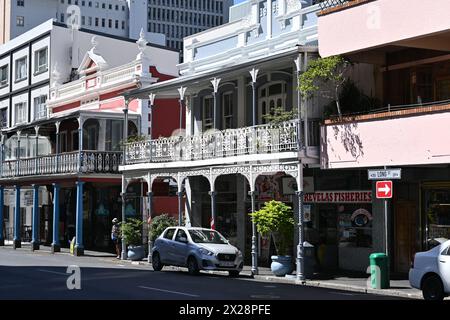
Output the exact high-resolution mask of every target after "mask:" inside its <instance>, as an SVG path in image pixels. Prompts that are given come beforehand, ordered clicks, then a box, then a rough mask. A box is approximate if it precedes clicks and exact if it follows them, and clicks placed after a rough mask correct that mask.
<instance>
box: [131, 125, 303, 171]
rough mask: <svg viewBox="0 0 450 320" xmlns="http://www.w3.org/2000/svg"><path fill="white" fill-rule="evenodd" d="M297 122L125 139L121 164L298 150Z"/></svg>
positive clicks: (194, 159)
mask: <svg viewBox="0 0 450 320" xmlns="http://www.w3.org/2000/svg"><path fill="white" fill-rule="evenodd" d="M298 127H299V124H298V122H296V121H295V122H294V121H292V122H284V123H282V124H277V125H274V124H268V125H259V126H255V127H245V128H239V129H228V130H224V131H214V132H211V133H205V134H202V135H195V136H188V137H182V136H174V137H170V138H160V139H156V140H146V141H140V142H133V143H129V144H127V145H126V146H125V148H126V152H125V157H126V158H125V164H137V163H147V162H154V163H161V162H173V161H196V160H205V159H215V158H225V157H234V156H242V155H256V154H269V153H273V154H274V153H280V152H289V151H290V152H293V151H297V150H298V140H297V136H298V129H299V128H298Z"/></svg>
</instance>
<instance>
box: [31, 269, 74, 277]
mask: <svg viewBox="0 0 450 320" xmlns="http://www.w3.org/2000/svg"><path fill="white" fill-rule="evenodd" d="M38 271H40V272H47V273H53V274H59V275H62V276H67V275H69V274H68V273H62V272H56V271H50V270H42V269H38Z"/></svg>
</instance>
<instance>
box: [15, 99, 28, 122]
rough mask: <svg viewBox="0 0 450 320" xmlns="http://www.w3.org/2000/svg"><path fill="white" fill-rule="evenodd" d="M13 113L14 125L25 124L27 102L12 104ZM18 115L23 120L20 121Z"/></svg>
mask: <svg viewBox="0 0 450 320" xmlns="http://www.w3.org/2000/svg"><path fill="white" fill-rule="evenodd" d="M20 107H23V110H20ZM14 113H15V119H14V124H15V125H18V124H23V123H26V122H27V102H26V101H24V102H17V103H15V104H14ZM19 115H20V116H23V118H24V119H21V117H19ZM19 118H20V119H19ZM19 120H20V121H19Z"/></svg>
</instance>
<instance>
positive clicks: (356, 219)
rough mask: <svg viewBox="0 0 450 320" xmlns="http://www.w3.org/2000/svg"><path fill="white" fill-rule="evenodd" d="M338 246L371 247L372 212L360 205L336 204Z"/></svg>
mask: <svg viewBox="0 0 450 320" xmlns="http://www.w3.org/2000/svg"><path fill="white" fill-rule="evenodd" d="M337 211H338V226H339V246H340V247H365V248H370V247H372V219H373V218H372V213H371V212H370V209H369V208H368V207H367V208H365V207H364V206H360V205H345V204H342V205H338V207H337Z"/></svg>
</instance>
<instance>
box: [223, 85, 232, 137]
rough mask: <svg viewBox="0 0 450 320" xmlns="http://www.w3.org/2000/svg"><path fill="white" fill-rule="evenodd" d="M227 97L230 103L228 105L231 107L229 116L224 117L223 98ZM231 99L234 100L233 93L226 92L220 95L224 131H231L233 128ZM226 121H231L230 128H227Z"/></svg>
mask: <svg viewBox="0 0 450 320" xmlns="http://www.w3.org/2000/svg"><path fill="white" fill-rule="evenodd" d="M227 96H229V97H230V100H229V101H230V103H231V105H230V107H231V109H230V110H231V114H228V115H226V114H225V107H226V106H225V97H227ZM233 98H234V94H233V91H227V92H224V93H223V94H222V128H223V129H224V130H226V129H233V126H234V101H233ZM227 119H231V126H230V127H227V125H226V124H227Z"/></svg>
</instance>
